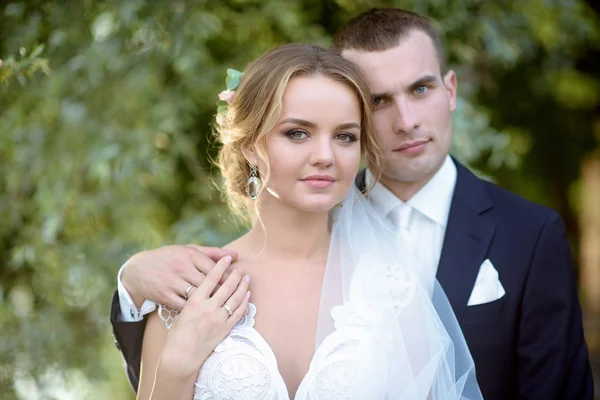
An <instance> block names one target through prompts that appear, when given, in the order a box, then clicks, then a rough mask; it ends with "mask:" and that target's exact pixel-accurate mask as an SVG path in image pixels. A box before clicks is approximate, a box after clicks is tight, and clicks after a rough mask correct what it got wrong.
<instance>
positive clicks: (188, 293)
mask: <svg viewBox="0 0 600 400" xmlns="http://www.w3.org/2000/svg"><path fill="white" fill-rule="evenodd" d="M195 287H196V286H194V285H190V286H188V287H187V289H185V293H184V294H183V297H184V298H185V299H186V300H187V299H188V296H189V295H190V292H191V291H192V289H193V288H195Z"/></svg>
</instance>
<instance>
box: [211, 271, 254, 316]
mask: <svg viewBox="0 0 600 400" xmlns="http://www.w3.org/2000/svg"><path fill="white" fill-rule="evenodd" d="M249 284H250V277H249V276H248V275H246V276H244V278H243V279H242V280H241V282H240V283H239V285H238V286H237V288H236V289H235V291H234V292H233V294H232V295H231V296H229V298H228V299H226V300H225V304H224V305H226V306H227V307H229V309H230V310H232V311H234V310H236V309H237V308H238V307H239V306H240V305H241V304H242V301H244V297H245V296H246V293H248V285H249ZM219 291H220V289H219ZM219 291H217V293H219Z"/></svg>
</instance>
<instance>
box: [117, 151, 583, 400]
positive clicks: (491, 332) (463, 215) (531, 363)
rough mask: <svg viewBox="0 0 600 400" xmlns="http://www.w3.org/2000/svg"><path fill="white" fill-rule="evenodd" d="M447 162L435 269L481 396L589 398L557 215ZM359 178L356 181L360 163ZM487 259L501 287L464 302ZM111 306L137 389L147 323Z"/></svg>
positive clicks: (360, 182)
mask: <svg viewBox="0 0 600 400" xmlns="http://www.w3.org/2000/svg"><path fill="white" fill-rule="evenodd" d="M455 164H456V167H457V173H458V174H457V181H456V187H455V190H454V196H453V198H452V205H451V208H450V214H449V217H448V225H447V228H446V235H445V238H444V244H443V248H442V254H441V257H440V263H439V267H438V273H437V278H438V280H439V282H440V283H441V285H442V287H443V288H444V291H445V292H446V295H447V296H448V299H449V300H450V303H451V305H452V308H453V309H454V312H455V313H456V316H457V318H458V321H459V323H460V326H461V328H462V330H463V333H464V335H465V338H466V341H467V344H468V346H469V349H470V351H471V354H472V355H473V359H474V360H475V369H476V374H477V380H478V382H479V385H480V387H481V391H482V393H483V397H484V399H486V400H496V399H497V400H507V399H539V400H550V399H574V400H575V399H576V400H585V399H592V398H593V382H592V374H591V369H590V364H589V360H588V351H587V346H586V343H585V340H584V337H583V325H582V317H581V309H580V306H579V301H578V298H577V286H576V281H575V271H574V268H573V262H572V257H571V252H570V249H569V244H568V241H567V238H566V235H565V229H564V226H563V223H562V221H561V218H560V217H559V216H558V215H557V214H556V213H555V212H554V211H552V210H551V209H548V208H546V207H542V206H539V205H536V204H534V203H531V202H529V201H527V200H524V199H523V198H521V197H519V196H516V195H514V194H512V193H510V192H507V191H505V190H502V189H500V188H499V187H498V186H495V185H493V184H491V183H489V182H485V181H482V180H480V179H478V178H477V177H475V175H473V174H472V173H471V172H470V171H469V170H467V169H466V168H465V167H463V166H462V165H461V164H460V163H458V162H457V161H456V160H455ZM357 186H358V187H359V188H361V189H364V172H363V173H361V174H359V176H358V177H357ZM486 259H489V260H491V262H492V263H493V265H494V267H495V268H496V270H497V271H498V274H499V278H500V281H501V283H502V285H503V286H504V289H505V291H506V295H505V296H504V297H502V298H500V299H499V300H496V301H493V302H491V303H487V304H482V305H476V306H469V307H467V302H468V299H469V297H470V294H471V291H472V290H473V286H474V284H475V279H476V277H477V273H478V272H479V267H480V265H481V264H482V262H483V261H484V260H486ZM118 314H119V302H118V297H117V294H116V293H115V296H114V297H113V302H112V307H111V323H112V325H113V329H114V336H115V339H116V342H117V343H118V344H117V347H119V348H120V350H121V352H122V354H123V357H124V359H125V361H126V363H127V373H128V376H129V379H130V382H131V383H132V385H133V387H134V388H137V384H138V377H139V365H140V354H141V343H142V336H143V331H144V327H145V323H144V322H139V323H124V322H119V321H118Z"/></svg>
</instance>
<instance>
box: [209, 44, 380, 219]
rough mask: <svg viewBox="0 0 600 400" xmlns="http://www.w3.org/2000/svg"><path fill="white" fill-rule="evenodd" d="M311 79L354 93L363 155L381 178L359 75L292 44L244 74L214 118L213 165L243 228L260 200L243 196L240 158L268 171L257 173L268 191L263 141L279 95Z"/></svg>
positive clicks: (319, 51)
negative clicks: (251, 155) (216, 146)
mask: <svg viewBox="0 0 600 400" xmlns="http://www.w3.org/2000/svg"><path fill="white" fill-rule="evenodd" d="M313 75H321V76H324V77H327V78H330V79H332V80H334V81H336V82H341V83H343V84H345V85H347V86H348V87H350V88H351V89H353V90H354V92H355V93H356V96H357V98H358V100H359V103H360V107H361V113H362V121H361V137H360V144H361V151H362V154H363V156H364V158H365V161H366V164H367V166H368V168H369V169H370V170H371V171H372V173H373V175H374V176H375V177H376V178H378V177H379V176H380V174H381V168H382V161H381V153H380V150H379V147H378V145H377V142H376V140H375V137H374V135H373V129H372V125H373V121H372V120H373V116H372V102H371V96H370V94H369V91H368V88H367V85H366V83H365V81H364V78H363V77H362V75H361V74H360V72H359V71H358V69H357V68H356V67H355V66H354V65H352V64H351V63H350V62H349V61H348V60H346V59H344V58H343V57H341V56H340V55H338V54H335V53H333V52H331V51H328V50H325V49H323V48H321V47H318V46H313V45H308V44H300V43H292V44H287V45H284V46H280V47H277V48H275V49H273V50H271V51H269V52H267V53H265V54H264V55H262V56H261V57H259V58H258V59H256V60H255V61H253V62H252V63H251V64H250V65H249V66H248V67H247V68H246V70H245V72H244V76H243V78H242V81H241V83H240V86H239V88H238V90H237V92H236V95H235V98H234V100H233V102H232V104H230V105H229V107H228V108H227V110H226V111H224V112H222V113H219V114H218V115H217V121H216V122H217V123H216V124H215V134H216V136H217V141H218V142H220V144H221V149H220V150H219V154H218V158H217V161H216V164H217V166H218V167H219V169H220V172H221V175H222V177H223V181H224V182H223V183H224V186H223V189H224V193H225V196H226V199H227V201H228V203H229V205H230V207H231V209H232V210H233V211H234V213H236V214H237V215H238V216H240V217H241V218H242V219H243V220H245V221H247V222H251V221H252V219H253V216H255V215H257V214H258V202H259V201H260V196H259V197H258V198H257V199H256V200H255V201H252V200H251V199H250V198H249V196H248V195H247V194H246V182H247V180H248V177H249V176H250V166H249V164H248V160H247V158H246V156H245V154H244V153H245V152H246V151H248V150H250V149H252V150H254V151H255V153H256V156H257V157H258V159H259V160H260V163H259V164H262V165H265V166H266V170H264V171H263V170H260V179H261V180H262V182H263V185H262V188H265V187H267V186H268V181H269V173H270V171H269V159H268V155H267V153H266V150H265V146H264V138H265V135H266V134H267V133H268V132H269V131H271V130H272V129H273V128H274V127H275V125H276V124H277V122H278V121H279V119H280V117H281V111H282V98H283V93H284V91H285V89H286V87H287V85H288V82H289V81H290V79H292V78H294V77H297V76H313ZM261 190H262V189H261ZM252 203H254V204H252Z"/></svg>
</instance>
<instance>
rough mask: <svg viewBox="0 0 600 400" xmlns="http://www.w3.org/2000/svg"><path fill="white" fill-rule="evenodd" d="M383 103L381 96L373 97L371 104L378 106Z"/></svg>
mask: <svg viewBox="0 0 600 400" xmlns="http://www.w3.org/2000/svg"><path fill="white" fill-rule="evenodd" d="M382 104H383V97H373V105H374V106H380V105H382Z"/></svg>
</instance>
